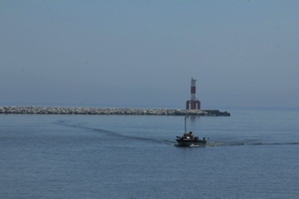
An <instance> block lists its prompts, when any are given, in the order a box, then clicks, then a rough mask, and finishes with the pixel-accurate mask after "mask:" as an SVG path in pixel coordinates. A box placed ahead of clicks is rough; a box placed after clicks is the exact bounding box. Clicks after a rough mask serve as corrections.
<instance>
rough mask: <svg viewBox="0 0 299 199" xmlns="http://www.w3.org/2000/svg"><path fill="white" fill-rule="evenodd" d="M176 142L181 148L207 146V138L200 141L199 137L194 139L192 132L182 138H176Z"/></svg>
mask: <svg viewBox="0 0 299 199" xmlns="http://www.w3.org/2000/svg"><path fill="white" fill-rule="evenodd" d="M176 138H177V139H176V141H177V143H178V144H179V145H180V146H191V145H197V146H204V145H206V144H207V140H206V138H203V139H202V140H201V139H198V137H193V135H192V132H189V133H185V134H184V135H183V136H182V137H180V136H176Z"/></svg>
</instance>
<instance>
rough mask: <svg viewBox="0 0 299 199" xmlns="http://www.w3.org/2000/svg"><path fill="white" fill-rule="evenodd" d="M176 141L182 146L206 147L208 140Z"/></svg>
mask: <svg viewBox="0 0 299 199" xmlns="http://www.w3.org/2000/svg"><path fill="white" fill-rule="evenodd" d="M176 141H177V143H178V145H180V146H191V145H197V146H205V145H206V144H207V141H206V140H187V139H177V140H176Z"/></svg>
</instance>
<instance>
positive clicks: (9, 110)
mask: <svg viewBox="0 0 299 199" xmlns="http://www.w3.org/2000/svg"><path fill="white" fill-rule="evenodd" d="M0 114H74V115H75V114H80V115H195V116H230V113H228V112H226V111H225V112H221V111H219V110H186V109H134V108H82V107H76V108H65V107H16V106H9V107H0Z"/></svg>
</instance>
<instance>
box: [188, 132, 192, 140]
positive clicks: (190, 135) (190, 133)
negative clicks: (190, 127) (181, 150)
mask: <svg viewBox="0 0 299 199" xmlns="http://www.w3.org/2000/svg"><path fill="white" fill-rule="evenodd" d="M188 136H189V138H190V139H193V134H192V131H190V132H189V134H188Z"/></svg>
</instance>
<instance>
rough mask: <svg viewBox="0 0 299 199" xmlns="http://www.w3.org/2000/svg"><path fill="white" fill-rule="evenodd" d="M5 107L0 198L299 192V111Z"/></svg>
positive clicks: (1, 129) (1, 127)
mask: <svg viewBox="0 0 299 199" xmlns="http://www.w3.org/2000/svg"><path fill="white" fill-rule="evenodd" d="M230 112H231V113H232V116H231V117H195V118H188V119H187V130H192V131H193V132H194V134H195V135H197V136H199V137H208V138H209V140H208V141H209V142H208V145H207V146H206V147H192V148H181V147H177V146H175V142H174V140H175V136H177V135H182V133H183V132H184V118H183V117H180V116H96V115H93V116H88V115H0V172H1V178H0V189H1V191H0V198H30V199H32V198H298V195H299V172H298V169H299V161H298V157H299V156H298V151H299V122H298V121H299V111H283V110H281V111H277V110H235V111H230Z"/></svg>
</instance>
